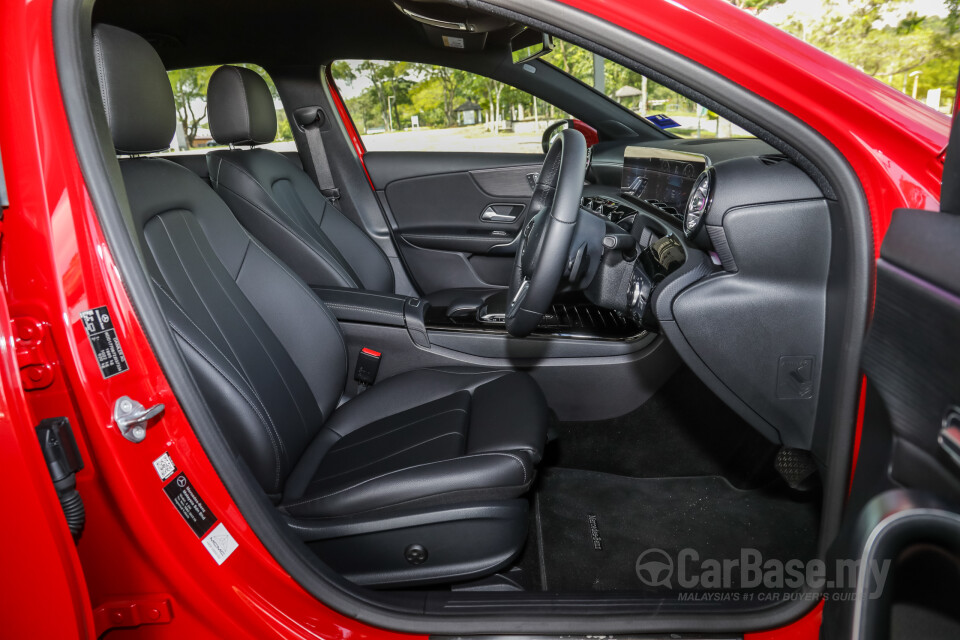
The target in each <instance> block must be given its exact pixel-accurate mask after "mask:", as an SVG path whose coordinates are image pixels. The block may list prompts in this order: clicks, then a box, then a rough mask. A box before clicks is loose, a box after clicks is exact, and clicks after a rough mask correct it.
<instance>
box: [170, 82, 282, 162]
mask: <svg viewBox="0 0 960 640" xmlns="http://www.w3.org/2000/svg"><path fill="white" fill-rule="evenodd" d="M237 66H240V67H246V68H247V69H251V70H252V71H255V72H256V73H257V74H259V75H260V77H262V78H263V79H264V80H265V81H266V83H267V88H269V89H270V95H271V96H273V99H274V100H275V101H276V100H279V93H278V92H277V87H276V86H275V85H274V84H273V80H271V79H270V76H269V75H267V73H266V71H264V70H263V68H261V67H258V66H257V65H254V64H240V65H237ZM216 70H217V67H216V66H213V67H193V68H189V69H177V70H175V71H169V72H167V76H168V77H169V79H170V87H171V88H172V89H173V101H174V103H175V104H176V107H177V120H178V121H179V122H180V126H181V127H182V128H183V134H184V137H185V138H186V142H187V147H192V146H193V143H194V140H196V138H197V132H198V131H199V130H200V128H201V127H208V126H209V124H208V123H207V85H208V84H209V82H210V76H212V75H213V72H214V71H216ZM277 140H279V141H284V140H293V132H292V131H291V129H290V122H289V121H288V120H287V116H286V113H284V111H283V109H277Z"/></svg>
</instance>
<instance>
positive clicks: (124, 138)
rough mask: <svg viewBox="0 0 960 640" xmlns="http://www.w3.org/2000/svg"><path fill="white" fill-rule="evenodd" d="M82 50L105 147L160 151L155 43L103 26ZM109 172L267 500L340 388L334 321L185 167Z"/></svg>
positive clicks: (340, 352)
mask: <svg viewBox="0 0 960 640" xmlns="http://www.w3.org/2000/svg"><path fill="white" fill-rule="evenodd" d="M94 47H95V50H96V51H95V54H96V55H95V58H96V61H97V75H98V79H99V81H100V88H101V95H102V97H103V102H104V108H105V109H106V113H107V121H108V123H109V125H110V130H111V134H112V137H113V141H114V145H115V146H116V148H117V150H118V151H120V152H122V153H127V154H137V153H148V152H150V151H156V150H160V149H166V148H168V147H169V144H170V140H171V139H172V138H173V135H174V127H175V108H174V101H173V93H172V91H171V88H170V83H169V81H168V80H167V75H166V73H165V71H164V68H163V63H162V62H161V61H160V57H159V56H158V55H157V53H156V51H154V49H153V48H152V47H151V46H150V44H149V43H148V42H147V41H146V40H144V39H143V38H141V37H140V36H138V35H136V34H134V33H131V32H129V31H124V30H122V29H119V28H116V27H112V26H108V25H97V26H96V27H95V28H94ZM129 114H136V117H130V116H129ZM120 169H121V172H122V174H123V179H124V185H125V187H126V192H127V198H128V200H129V203H130V210H131V212H132V215H133V220H132V221H131V222H132V225H131V226H132V228H133V229H134V230H135V240H136V242H137V243H138V244H139V247H140V250H141V252H142V254H143V256H144V260H145V262H146V265H145V267H146V269H147V272H148V274H149V275H150V277H151V278H152V279H153V282H154V286H155V290H156V295H157V297H158V299H159V301H160V304H161V307H162V308H163V310H164V313H165V314H166V317H167V321H168V323H169V325H170V328H171V329H172V331H173V332H174V334H175V335H176V337H177V340H178V342H179V344H180V347H181V349H182V351H183V355H184V358H185V360H186V362H187V364H188V366H189V367H190V370H191V373H192V374H193V376H194V378H195V379H196V382H197V384H198V386H199V388H200V390H201V393H203V395H204V397H205V399H206V400H207V403H208V405H209V406H210V409H211V410H212V412H213V414H214V416H215V418H216V419H217V422H218V424H219V425H220V427H221V429H222V430H223V433H224V435H225V436H226V438H227V440H228V441H229V442H230V444H231V445H232V446H233V448H234V449H235V452H236V453H237V454H238V455H239V456H240V457H241V458H242V459H243V460H244V462H245V463H246V465H247V466H248V467H249V468H250V470H251V471H252V472H253V474H254V475H255V476H256V478H257V479H258V481H259V482H260V484H261V485H262V486H263V488H264V490H265V491H266V492H267V493H268V494H270V495H271V496H274V497H277V498H278V497H279V495H280V493H281V492H282V489H283V483H284V481H285V479H286V477H287V476H288V474H289V473H290V470H291V469H292V468H293V466H294V465H295V464H296V462H297V460H298V459H299V456H300V454H301V453H302V452H303V451H304V449H305V448H306V446H307V444H308V443H309V442H310V441H311V440H313V438H314V437H315V436H316V434H317V433H318V432H319V430H320V429H321V427H322V425H323V423H324V421H325V420H326V418H328V417H329V416H330V415H331V414H332V413H333V410H334V409H335V408H336V405H337V402H338V400H339V398H340V396H341V394H342V393H343V387H344V384H345V382H346V376H347V356H346V348H345V346H344V342H343V338H342V336H341V334H340V329H339V326H338V325H337V322H336V320H335V319H334V317H333V316H332V315H331V314H330V312H329V311H328V310H327V308H326V307H325V306H324V305H323V303H322V302H321V301H320V300H319V298H317V297H316V296H315V295H313V293H312V292H311V291H310V289H309V288H308V287H307V286H306V284H305V283H304V282H303V281H302V280H300V279H299V278H298V277H297V276H296V275H295V274H293V273H292V272H291V271H290V270H289V269H288V268H287V267H286V266H285V265H284V264H283V263H281V262H280V261H279V260H277V258H276V257H274V255H273V254H272V253H270V251H269V250H267V249H265V248H264V247H263V246H262V245H260V244H259V243H258V242H257V241H256V240H255V239H254V238H252V237H251V236H250V234H249V233H247V231H246V230H245V229H244V228H243V227H242V226H241V225H240V224H239V223H238V222H237V220H236V219H235V218H234V217H233V214H231V212H230V210H229V208H228V207H227V206H226V205H225V204H224V203H223V201H222V200H220V198H219V197H217V195H216V193H214V191H213V190H212V189H211V188H210V187H209V186H208V185H207V184H206V183H205V182H204V181H203V180H202V179H201V178H200V177H198V176H197V175H196V174H195V173H193V172H192V171H190V170H189V169H186V168H184V167H182V166H180V165H177V164H175V163H173V162H170V161H169V160H165V159H162V158H149V157H147V158H139V157H132V158H125V159H121V161H120Z"/></svg>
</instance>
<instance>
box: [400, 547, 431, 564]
mask: <svg viewBox="0 0 960 640" xmlns="http://www.w3.org/2000/svg"><path fill="white" fill-rule="evenodd" d="M403 557H405V558H406V559H407V562H409V563H410V564H423V563H424V562H426V561H427V548H426V547H424V546H423V545H422V544H412V545H410V546H409V547H407V548H406V549H404V550H403Z"/></svg>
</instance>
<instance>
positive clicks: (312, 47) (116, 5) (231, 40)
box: [93, 0, 507, 69]
mask: <svg viewBox="0 0 960 640" xmlns="http://www.w3.org/2000/svg"><path fill="white" fill-rule="evenodd" d="M93 19H94V22H106V23H109V24H113V25H116V26H118V27H123V28H125V29H129V30H131V31H134V32H136V33H139V34H141V35H143V36H144V37H146V38H147V39H148V40H149V41H150V42H151V44H153V45H154V47H156V49H157V51H158V52H159V53H160V57H161V58H162V59H163V62H164V64H165V65H166V67H167V68H168V69H176V68H183V67H195V66H205V65H214V64H224V63H228V62H252V63H256V64H259V65H261V66H263V67H265V68H268V69H269V68H270V67H274V66H289V65H318V64H321V63H324V62H327V61H329V60H333V59H338V58H339V59H351V58H365V59H387V60H410V61H423V62H435V61H440V60H446V61H448V62H449V60H450V57H451V56H464V57H468V56H471V55H477V54H470V53H459V52H451V51H450V50H442V49H438V48H435V47H433V46H431V45H429V44H428V43H427V38H426V35H425V33H424V31H423V28H422V27H421V26H420V25H419V24H418V23H416V22H414V21H413V20H411V19H410V18H407V17H406V16H404V15H403V14H401V13H400V12H399V11H398V10H397V9H396V8H395V7H394V6H393V4H392V3H391V2H390V0H350V1H349V2H337V1H333V0H326V1H325V0H271V1H270V2H262V1H261V2H257V1H254V0H162V1H160V0H152V1H150V2H130V1H129V0H97V2H96V4H95V5H94V10H93ZM345 25H346V26H345ZM506 39H507V34H505V33H491V34H490V35H489V37H488V42H487V50H488V51H489V49H490V48H491V45H492V46H497V45H498V44H501V43H502V44H504V45H505V41H506ZM481 55H482V54H481ZM456 66H460V65H456ZM466 66H472V65H469V63H468V64H467V65H466Z"/></svg>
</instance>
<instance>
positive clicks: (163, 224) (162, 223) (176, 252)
mask: <svg viewBox="0 0 960 640" xmlns="http://www.w3.org/2000/svg"><path fill="white" fill-rule="evenodd" d="M157 220H158V221H159V222H160V226H161V227H163V230H164V232H165V233H166V234H167V239H168V240H169V241H170V245H171V247H172V248H173V251H174V255H176V256H177V260H178V261H179V262H180V266H181V268H182V270H183V273H184V275H186V277H187V281H188V282H189V283H190V286H191V287H193V290H194V291H195V292H196V294H197V297H198V299H199V300H200V301H201V303H202V304H203V307H204V309H205V310H206V312H207V315H209V316H210V319H211V320H213V322H214V324H216V319H215V316H214V315H213V314H212V313H211V312H210V310H209V308H207V305H206V303H205V302H203V296H202V295H200V291H199V290H198V289H197V285H196V284H195V283H194V281H193V278H191V277H190V271H189V270H188V269H187V266H186V265H185V264H184V263H183V259H182V258H181V257H180V251H179V250H178V249H177V243H176V242H175V241H174V239H173V234H172V233H170V230H169V229H168V228H167V223H166V220H165V219H164V218H163V217H162V216H158V217H157ZM184 223H185V224H186V226H187V231H188V232H190V237H191V239H192V240H193V242H194V246H196V247H197V251H198V252H199V253H200V254H201V257H202V258H203V259H204V264H206V265H207V268H208V269H210V264H209V262H207V260H206V256H205V255H204V254H203V251H201V250H200V247H199V245H198V244H197V240H196V237H194V236H193V232H192V230H191V229H190V225H189V223H187V221H186V219H184ZM221 264H222V263H221ZM211 275H213V272H212V270H211ZM214 277H215V276H214ZM224 293H225V294H226V291H224ZM227 298H228V299H230V296H229V295H227ZM231 302H233V301H232V300H231ZM234 308H235V309H236V308H237V307H236V304H234ZM181 311H183V309H182V308H181ZM184 313H185V314H186V312H185V311H184ZM237 313H238V314H239V313H240V310H239V309H237ZM241 315H242V314H241ZM244 322H246V320H245V319H244ZM247 327H248V328H250V330H251V331H253V328H252V327H250V325H249V324H248V325H247ZM254 334H255V332H254ZM207 339H208V340H209V339H210V338H209V337H208V338H207ZM224 340H225V342H226V344H227V346H228V347H229V348H230V350H231V352H232V351H233V347H232V346H231V345H230V341H229V340H227V339H226V336H224ZM260 346H261V347H263V343H262V342H261V343H260ZM263 348H264V349H266V347H263ZM233 356H234V358H235V359H236V361H237V364H240V365H241V366H240V368H241V369H243V366H242V364H241V360H240V358H239V356H237V354H236V353H234V354H233ZM268 356H269V354H268ZM272 361H273V360H272V358H271V362H272ZM274 367H275V368H276V363H274ZM278 373H279V369H278ZM244 377H245V378H246V379H247V384H248V386H249V387H250V391H251V392H252V393H253V395H254V397H256V398H257V401H258V402H259V403H260V405H261V406H262V407H263V408H264V411H265V412H266V415H267V419H268V420H269V422H270V425H271V426H272V427H273V430H274V432H275V433H276V435H277V439H278V441H279V446H280V452H281V454H282V455H284V456H286V455H287V451H286V447H285V446H284V443H283V438H281V437H280V430H279V429H278V428H277V426H276V424H274V422H273V416H271V415H270V412H269V411H268V410H267V405H266V403H264V402H263V399H262V398H261V397H260V394H259V393H257V389H256V387H254V385H253V384H251V382H250V378H249V376H247V374H246V372H244ZM281 377H282V376H281ZM284 384H286V382H284ZM288 391H289V387H288ZM291 395H292V394H291ZM298 411H299V409H298ZM320 414H321V416H322V415H323V411H322V410H321V412H320ZM301 417H302V416H301Z"/></svg>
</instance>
